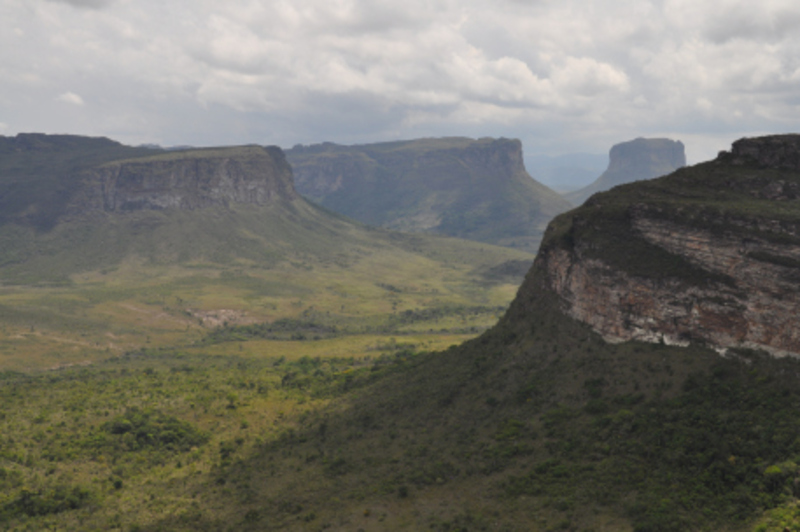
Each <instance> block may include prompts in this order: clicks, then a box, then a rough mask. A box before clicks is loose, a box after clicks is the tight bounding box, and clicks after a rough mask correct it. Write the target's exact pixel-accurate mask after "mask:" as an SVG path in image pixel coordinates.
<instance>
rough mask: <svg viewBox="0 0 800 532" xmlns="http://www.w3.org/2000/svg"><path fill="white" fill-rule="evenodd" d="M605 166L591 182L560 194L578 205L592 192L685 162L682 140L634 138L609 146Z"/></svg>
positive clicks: (664, 171) (665, 171) (654, 174)
mask: <svg viewBox="0 0 800 532" xmlns="http://www.w3.org/2000/svg"><path fill="white" fill-rule="evenodd" d="M608 159H609V161H608V168H607V169H606V171H605V172H603V173H602V174H601V175H600V177H598V178H597V179H596V180H595V181H594V182H593V183H591V184H589V185H587V186H585V187H583V188H580V189H578V190H574V191H572V192H568V193H566V194H564V197H565V198H566V199H567V200H569V201H570V203H572V204H573V205H581V204H582V203H583V202H584V201H586V200H587V199H588V198H589V197H590V196H591V195H592V194H595V193H597V192H602V191H604V190H608V189H610V188H613V187H615V186H617V185H622V184H625V183H631V182H633V181H641V180H645V179H652V178H654V177H659V176H663V175H666V174H669V173H671V172H673V171H675V170H677V169H678V168H681V167H683V166H686V155H685V154H684V151H683V143H681V142H680V141H674V140H670V139H645V138H637V139H634V140H631V141H628V142H622V143H620V144H615V145H614V146H612V148H611V150H610V152H609V157H608Z"/></svg>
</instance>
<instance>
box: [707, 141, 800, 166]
mask: <svg viewBox="0 0 800 532" xmlns="http://www.w3.org/2000/svg"><path fill="white" fill-rule="evenodd" d="M720 159H722V160H729V161H730V162H731V163H732V164H735V165H746V164H756V165H758V166H761V167H764V168H775V169H780V170H800V135H798V134H787V135H770V136H767V137H756V138H744V139H740V140H737V141H736V142H734V143H733V146H732V149H731V151H730V152H722V153H720Z"/></svg>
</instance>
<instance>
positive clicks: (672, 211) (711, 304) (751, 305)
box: [521, 135, 800, 355]
mask: <svg viewBox="0 0 800 532" xmlns="http://www.w3.org/2000/svg"><path fill="white" fill-rule="evenodd" d="M799 157H800V136H797V135H784V136H773V137H764V138H757V139H742V140H739V141H737V142H736V143H734V145H733V149H732V151H731V152H730V153H727V152H723V153H721V154H720V156H719V157H718V158H717V159H716V160H714V161H711V162H708V163H704V164H700V165H697V166H693V167H691V168H685V169H682V170H679V171H677V172H675V173H673V174H671V175H669V176H667V177H663V178H661V179H657V180H653V181H649V182H642V183H636V184H631V185H625V186H622V187H618V188H616V189H614V190H612V191H609V192H606V193H602V194H597V195H595V196H594V197H592V198H591V199H590V200H589V201H588V202H587V203H586V204H585V205H584V206H583V207H581V208H579V209H576V210H574V211H571V212H569V213H567V214H564V215H562V216H560V217H558V218H557V219H556V220H554V221H553V223H552V224H551V227H550V229H549V230H548V234H547V236H546V238H545V242H544V243H543V245H542V248H541V250H540V254H539V258H538V259H537V262H538V264H537V266H536V269H537V270H538V271H539V274H538V276H537V277H536V279H535V280H534V279H529V282H528V283H527V284H526V285H524V286H523V287H522V289H521V293H523V294H524V293H526V292H531V291H535V285H536V284H537V283H539V284H541V285H542V286H546V287H547V288H548V289H550V290H553V291H554V292H555V293H557V294H558V295H559V296H560V298H561V302H562V303H561V304H562V307H563V310H564V311H565V312H566V313H567V314H568V315H570V316H572V317H574V318H576V319H578V320H580V321H583V322H586V323H588V324H590V325H591V326H592V327H593V328H594V329H595V330H596V331H598V332H599V333H600V334H602V335H603V336H605V337H606V338H608V339H609V340H614V341H619V340H630V339H638V340H646V341H661V342H665V343H673V344H679V345H686V344H688V343H690V342H701V343H706V344H708V345H710V346H713V347H715V348H717V349H719V350H725V349H728V348H731V347H747V348H755V349H764V350H767V351H770V352H772V353H775V354H795V355H797V354H800V331H798V330H797V328H796V327H795V324H796V320H797V317H798V315H800V283H799V282H800V201H798V200H799V199H800V164H798V160H800V159H799ZM531 297H532V298H534V299H535V297H534V296H531Z"/></svg>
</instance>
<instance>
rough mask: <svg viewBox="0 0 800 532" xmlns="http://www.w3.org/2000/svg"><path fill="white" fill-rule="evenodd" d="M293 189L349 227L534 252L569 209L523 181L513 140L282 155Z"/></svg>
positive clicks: (324, 148)
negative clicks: (351, 223) (355, 223)
mask: <svg viewBox="0 0 800 532" xmlns="http://www.w3.org/2000/svg"><path fill="white" fill-rule="evenodd" d="M287 158H288V159H289V162H290V163H291V165H292V168H293V171H294V176H295V183H296V186H297V190H298V191H299V192H300V193H301V194H303V195H305V196H306V197H308V198H309V199H311V200H313V201H316V202H318V203H320V204H321V205H323V206H324V207H326V208H328V209H331V210H333V211H336V212H339V213H341V214H344V215H346V216H349V217H351V218H354V219H356V220H359V221H362V222H365V223H368V224H371V225H376V226H382V227H386V228H390V229H399V230H404V231H425V232H431V233H437V234H444V235H448V236H456V237H460V238H467V239H471V240H477V241H481V242H488V243H493V244H500V245H504V246H509V247H516V248H520V249H524V250H526V251H531V252H535V251H536V248H537V247H538V245H539V242H540V240H541V235H542V233H543V231H544V229H545V227H546V225H547V222H549V221H550V220H551V219H552V218H553V216H555V215H556V214H558V213H560V212H564V211H565V210H567V209H568V208H569V204H568V203H567V202H566V201H565V200H564V199H563V198H561V197H560V196H559V195H558V194H556V193H555V192H554V191H552V190H550V189H549V188H547V187H545V186H544V185H542V184H541V183H539V182H537V181H535V180H534V179H533V178H531V177H530V175H528V173H527V172H526V170H525V166H524V163H523V160H522V145H521V143H520V142H519V141H518V140H510V139H490V138H484V139H479V140H473V139H468V138H442V139H418V140H412V141H403V142H389V143H381V144H368V145H362V146H339V145H336V144H331V143H325V144H319V145H314V146H296V147H294V148H292V149H291V150H288V151H287Z"/></svg>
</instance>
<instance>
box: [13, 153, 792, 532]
mask: <svg viewBox="0 0 800 532" xmlns="http://www.w3.org/2000/svg"><path fill="white" fill-rule="evenodd" d="M194 155H196V154H194ZM740 170H741V172H742V173H741V175H740V176H739V177H741V179H745V178H747V176H748V175H749V174H748V172H750V171H751V170H749V169H747V168H743V169H740ZM738 171H739V170H733V171H732V172H738ZM704 172H705V173H704ZM718 174H719V175H718ZM737 175H739V174H737ZM780 175H781V176H782V177H781V179H784V180H791V179H794V177H792V175H789V174H787V175H784V174H780ZM705 176H710V177H708V179H709V180H710V185H701V184H697V183H696V181H698V180H700V179H704V178H705ZM723 177H724V176H723V175H722V173H719V172H717V171H716V170H715V167H713V165H712V166H702V165H701V166H700V167H698V168H697V169H687V170H684V171H681V172H678V173H677V174H675V175H673V176H672V177H670V178H667V179H663V180H656V181H654V182H652V183H648V184H646V185H638V187H639V188H637V187H622V188H620V189H616V191H614V192H609V193H608V194H607V195H601V196H596V199H595V200H593V203H592V205H588V206H586V207H584V208H581V209H578V210H576V211H573V213H571V214H570V215H567V216H563V217H560V218H558V219H557V220H556V221H555V223H554V224H553V226H552V230H551V235H552V236H551V237H548V240H547V242H548V244H547V245H551V246H572V245H575V243H576V242H578V241H579V240H582V241H588V242H593V243H595V245H596V246H595V248H593V249H592V250H590V251H588V253H595V254H596V256H600V257H603V258H607V259H608V260H618V261H620V263H621V264H623V263H624V264H623V265H624V266H625V267H627V268H631V271H634V272H638V273H637V274H641V275H664V271H666V272H667V273H668V274H669V275H683V276H685V277H686V278H696V280H697V282H698V283H701V284H702V283H703V282H706V280H707V278H704V277H703V276H702V272H698V271H695V270H693V269H692V268H691V267H690V266H688V265H687V264H684V263H680V262H675V260H676V259H675V258H674V257H672V256H671V255H669V254H666V255H654V254H653V253H654V250H653V249H651V248H650V247H647V246H649V244H647V243H646V242H644V241H638V240H636V239H637V236H636V234H634V233H633V232H625V231H626V230H625V226H626V224H625V220H626V216H631V215H632V214H633V213H632V212H631V211H630V210H626V208H623V207H621V205H623V204H624V201H623V199H625V198H627V199H626V200H625V201H628V200H631V198H633V199H635V198H643V197H646V196H648V195H650V196H649V197H650V198H651V199H652V200H654V201H648V205H651V206H653V205H655V206H656V207H657V209H656V212H657V213H661V214H662V215H663V216H664V217H665V219H669V220H673V221H676V223H678V222H679V223H681V224H683V225H687V224H688V225H689V226H690V227H691V226H697V227H699V226H701V225H702V226H704V227H707V226H709V224H710V225H713V224H715V223H717V220H729V221H730V220H734V221H736V220H740V221H741V220H745V219H746V220H753V219H757V218H758V217H759V216H766V214H767V207H766V206H765V205H764V204H762V200H761V199H759V196H758V190H759V189H758V187H755V188H754V186H753V185H752V183H753V182H752V179H751V180H750V181H748V183H750V184H749V185H747V186H746V187H744V188H742V187H740V189H737V188H736V186H733V185H735V184H736V183H733V185H731V183H728V184H727V185H726V186H722V183H723V181H714V180H715V179H719V180H722V179H723ZM734 177H736V176H734ZM729 178H730V176H729ZM730 179H733V178H730ZM747 179H750V178H747ZM681 180H683V181H681ZM734 181H735V180H734ZM681 183H683V184H681ZM709 187H710V188H712V189H719V190H720V192H719V197H720V198H723V199H724V198H727V200H728V201H727V202H723V201H720V202H719V203H717V202H716V200H715V199H714V198H715V197H716V196H714V198H711V199H709V197H710V196H709V194H708V189H709ZM754 190H755V192H753V191H754ZM678 191H681V194H683V195H681V196H679V197H678V196H677V194H678ZM668 197H671V198H672V199H669V200H668V199H667V198H668ZM656 200H657V201H656ZM617 202H619V203H617ZM635 203H636V202H635V201H634V202H633V204H635ZM779 203H780V202H779ZM790 203H791V202H783V203H780V204H779V205H778V206H777V207H774V209H773V210H774V211H775V212H777V213H778V214H776V215H775V216H776V219H778V220H779V223H792V213H793V212H794V211H793V209H796V206H794V205H793V204H790ZM630 204H631V203H630V202H629V203H627V204H626V205H630ZM597 205H600V207H599V208H598V207H597ZM656 207H653V208H656ZM593 209H594V210H593ZM604 209H605V210H604ZM658 209H660V210H658ZM596 213H600V214H596ZM703 213H705V214H703ZM709 213H714V216H713V217H711V215H710V214H709ZM720 213H722V214H720ZM197 214H198V213H186V212H168V211H164V212H146V213H128V214H126V215H123V216H119V217H115V218H113V219H111V218H109V219H108V220H107V221H108V222H109V223H108V224H107V225H108V227H106V226H104V225H102V224H101V225H98V226H96V227H94V226H91V225H87V224H85V223H80V222H79V221H77V220H73V221H69V222H64V223H63V224H59V225H57V226H55V227H53V228H52V230H50V231H49V232H48V231H43V230H36V229H34V228H32V227H31V226H30V225H26V223H22V222H20V221H19V220H18V219H17V220H16V222H15V223H14V224H10V223H7V224H4V225H2V226H0V227H2V229H1V230H2V231H3V233H2V238H4V239H6V240H4V242H6V243H9V242H12V243H15V245H14V246H12V247H2V248H0V249H3V252H2V253H4V255H3V263H2V264H0V274H2V279H3V285H2V286H1V287H0V528H3V529H7V530H15V531H34V530H35V531H38V530H48V529H56V530H81V531H83V530H123V531H126V532H128V531H134V530H138V531H157V530H165V531H166V530H169V531H181V530H186V531H189V530H191V531H197V530H199V531H203V530H208V531H218V530H231V531H232V530H237V531H238V530H303V531H306V530H313V531H316V530H320V531H324V530H359V529H361V530H364V531H368V530H434V531H454V530H478V531H480V530H502V531H513V530H520V531H522V530H524V531H528V530H535V531H542V532H544V531H557V530H572V531H582V532H586V531H589V530H592V531H595V532H601V531H602V532H606V531H607V532H611V531H614V532H616V531H634V532H664V531H678V530H680V531H684V530H697V531H701V530H715V531H716V530H719V531H729V532H734V531H737V532H738V531H742V532H744V531H746V530H757V531H761V532H767V531H769V532H773V531H774V532H778V531H785V530H787V529H788V530H798V529H800V527H799V526H798V522H799V521H798V515H800V513H799V512H798V506H797V501H798V497H800V488H798V486H800V466H798V464H800V438H799V437H798V430H797V427H798V422H800V418H799V417H798V405H800V387H798V386H797V378H798V376H800V361H798V360H796V359H791V358H784V359H776V358H771V357H769V356H767V355H765V354H763V353H759V352H753V351H747V350H738V351H735V350H734V351H731V352H729V353H728V354H727V356H726V357H720V356H719V355H718V354H717V353H716V352H715V351H712V350H710V349H706V348H704V347H703V346H697V345H694V346H692V347H689V348H678V347H671V346H666V345H657V344H640V343H636V342H628V343H623V344H617V345H612V344H609V343H606V342H605V341H603V340H602V339H601V338H600V337H598V336H597V335H596V334H594V333H593V332H591V330H589V328H588V327H586V326H584V325H581V324H579V323H576V322H575V321H573V320H570V319H569V318H567V317H565V316H564V315H562V314H561V313H560V312H558V311H557V310H556V309H557V308H558V307H557V304H558V301H556V300H555V299H554V298H555V296H554V295H553V294H550V293H548V292H546V291H545V290H544V289H542V288H541V287H538V288H536V289H535V290H526V291H521V292H520V293H519V294H518V297H517V299H516V300H515V301H514V302H513V303H512V304H511V306H510V307H509V308H508V311H507V312H505V313H504V309H505V308H506V305H507V304H508V302H509V301H510V300H511V299H512V297H513V296H514V293H515V291H516V290H517V286H518V283H519V281H520V280H521V279H520V277H521V274H522V272H523V271H524V270H525V267H524V265H525V264H529V263H530V260H531V258H532V257H531V256H530V255H528V254H526V253H523V252H519V251H515V250H512V249H503V248H497V247H493V246H489V245H487V244H481V243H477V242H464V241H458V240H453V239H445V238H439V237H434V236H430V235H411V234H402V233H392V232H388V231H378V230H372V229H368V228H366V227H363V226H360V225H358V224H353V223H350V222H348V221H347V220H345V219H343V218H340V217H337V216H334V215H331V214H330V213H328V212H326V211H324V210H322V209H319V208H317V207H314V206H312V205H310V204H308V203H306V202H304V201H302V200H298V201H296V202H289V203H288V204H282V205H276V206H274V207H272V208H266V209H256V208H252V209H251V208H249V207H232V208H230V209H204V210H203V212H202V216H198V215H197ZM770 214H772V213H770ZM796 214H797V213H794V216H795V218H794V219H796ZM656 215H658V214H656ZM719 216H722V218H719ZM604 224H605V225H604ZM692 224H695V225H692ZM264 227H268V228H269V231H265V230H264ZM605 230H609V231H620V232H618V233H614V234H615V235H616V237H617V239H618V240H619V239H623V240H628V241H629V242H628V244H630V246H631V247H630V248H625V247H624V246H622V247H619V244H616V243H615V242H614V239H613V238H611V237H609V236H608V235H607V234H605V233H604V231H605ZM37 231H38V232H37ZM719 231H720V234H723V235H724V234H725V231H745V232H750V234H754V235H756V234H757V235H763V234H767V233H769V230H768V227H767V226H766V225H764V224H761V225H759V224H755V225H753V224H751V225H747V224H737V223H731V224H729V226H726V225H725V224H724V223H722V222H719ZM26 235H27V236H26ZM587 235H588V237H591V238H588V237H587ZM189 236H191V239H192V243H191V245H190V244H188V243H187V242H188V240H189V239H188V237H189ZM28 237H30V238H28ZM98 238H100V240H98ZM587 238H588V240H587ZM102 239H105V240H102ZM25 242H28V243H29V244H28V245H30V246H31V247H29V248H26V247H24V243H25ZM615 246H616V247H615ZM631 249H632V250H634V251H635V252H632V251H630V250H631ZM626 253H628V255H626ZM610 254H613V255H619V256H616V257H613V258H612V257H609V255H610ZM640 254H645V255H646V256H640ZM750 258H751V259H753V260H760V261H766V262H769V263H772V264H778V265H780V266H784V267H794V263H792V262H791V261H789V260H788V259H786V258H785V257H778V256H776V255H773V254H770V253H766V252H754V253H753V254H752V256H751V257H750ZM659 268H666V270H661V273H658V272H659ZM536 274H537V271H536V270H535V269H534V270H533V271H532V273H530V274H529V275H536ZM718 280H721V281H723V279H718ZM501 315H503V317H502V318H500V317H501ZM499 318H500V321H499V323H497V324H496V325H495V326H493V325H494V324H495V323H496V321H497V320H498V319H499ZM492 326H493V327H492ZM490 327H491V328H490ZM481 333H482V334H481ZM455 344H460V345H458V346H455Z"/></svg>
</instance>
